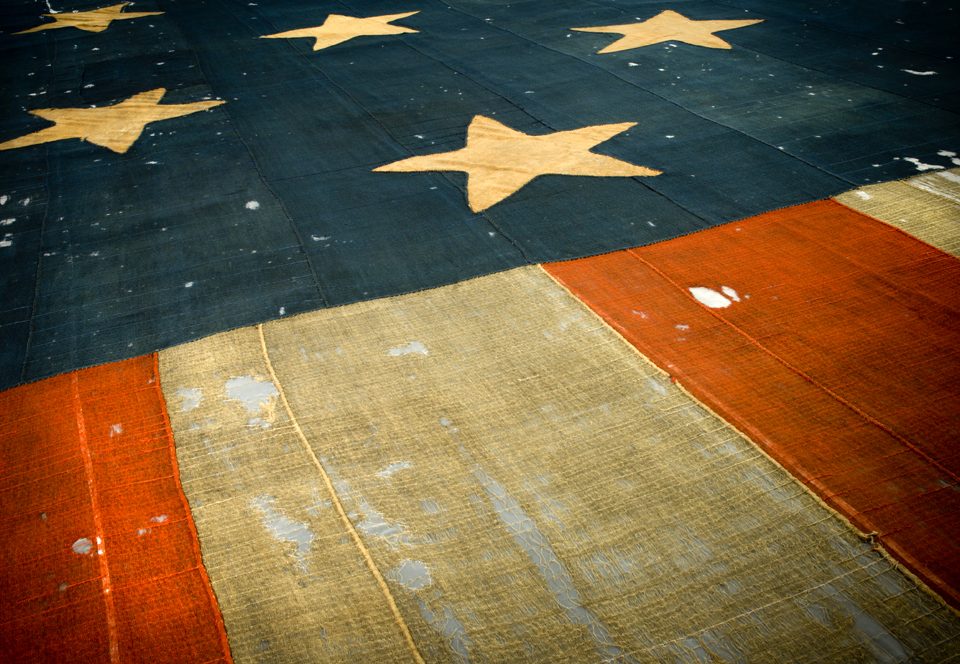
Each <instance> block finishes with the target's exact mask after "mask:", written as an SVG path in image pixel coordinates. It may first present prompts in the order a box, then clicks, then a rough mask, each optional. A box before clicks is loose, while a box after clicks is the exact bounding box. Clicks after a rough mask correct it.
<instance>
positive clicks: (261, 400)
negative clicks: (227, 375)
mask: <svg viewBox="0 0 960 664" xmlns="http://www.w3.org/2000/svg"><path fill="white" fill-rule="evenodd" d="M226 393H227V398H228V399H233V400H234V401H239V402H240V403H242V404H243V407H244V408H246V409H247V412H248V413H250V414H251V415H259V414H260V411H261V410H263V409H264V408H268V409H269V407H270V405H271V404H272V403H273V401H274V399H276V398H277V396H278V395H279V394H280V393H279V392H278V391H277V388H276V386H275V385H274V384H273V383H272V382H271V381H269V380H259V379H257V378H254V377H253V376H234V377H233V378H231V379H229V380H228V381H227V383H226Z"/></svg>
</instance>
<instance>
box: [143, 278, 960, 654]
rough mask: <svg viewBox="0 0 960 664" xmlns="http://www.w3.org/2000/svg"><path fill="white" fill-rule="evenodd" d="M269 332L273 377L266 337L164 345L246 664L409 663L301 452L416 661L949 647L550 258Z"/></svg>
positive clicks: (898, 577) (911, 587)
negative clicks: (546, 265)
mask: <svg viewBox="0 0 960 664" xmlns="http://www.w3.org/2000/svg"><path fill="white" fill-rule="evenodd" d="M624 306H630V305H629V304H628V303H625V305H624ZM263 343H264V344H265V347H266V349H267V352H268V354H269V357H270V358H271V360H272V365H273V367H272V373H273V376H275V377H273V378H272V377H271V370H270V369H269V368H267V367H265V366H264V363H263V354H262V353H261V352H260V348H259V345H260V339H259V335H258V333H257V331H256V330H255V329H247V330H238V331H234V332H230V333H226V334H222V335H218V336H216V337H211V338H209V339H206V340H203V341H200V342H196V343H194V344H189V345H187V346H183V347H180V348H177V349H173V350H170V351H165V352H164V353H163V354H162V366H163V368H164V375H163V381H162V384H163V385H164V388H165V390H166V393H167V398H168V400H169V402H170V404H171V410H172V411H174V412H173V413H172V415H173V420H174V428H175V432H176V434H175V435H176V440H177V445H178V454H179V455H180V456H181V458H183V459H184V462H183V463H182V465H181V472H182V473H183V475H184V490H185V492H186V494H187V496H188V498H189V499H190V501H191V505H192V506H193V507H194V510H195V514H196V519H197V527H198V530H199V532H200V538H201V543H202V546H203V551H204V557H205V562H207V563H208V569H209V570H210V578H211V581H212V583H213V585H214V588H215V589H216V590H217V593H218V597H220V601H221V607H222V608H223V611H224V616H225V620H226V624H227V629H228V634H229V636H230V639H231V645H234V653H235V655H236V657H237V660H238V661H243V660H245V659H248V660H252V659H256V658H257V657H260V656H261V653H260V652H258V651H257V643H259V642H260V641H262V640H267V641H269V642H270V649H269V650H268V651H266V652H269V657H270V658H272V659H274V660H278V661H279V660H286V661H291V660H297V661H320V660H336V661H346V660H350V659H355V660H356V659H358V658H359V660H360V661H374V660H378V661H383V660H384V659H385V658H387V659H389V658H392V659H396V658H402V657H405V656H408V654H409V650H408V649H407V646H406V644H405V642H404V639H403V634H402V632H401V630H400V629H398V628H397V622H396V621H395V620H394V616H393V615H392V613H391V610H390V608H389V607H388V605H387V603H386V602H384V594H383V593H382V592H380V590H379V589H378V587H377V584H376V579H375V578H374V576H372V575H371V573H370V570H369V569H368V566H367V565H365V563H364V560H363V557H362V555H360V554H359V553H358V548H357V547H356V546H354V545H353V543H352V542H351V540H350V534H349V531H350V529H349V528H347V527H345V524H344V523H343V522H342V519H340V518H338V517H337V514H336V510H335V509H334V508H332V506H330V507H326V508H324V507H323V506H320V508H319V509H316V510H308V509H306V508H305V507H304V506H309V505H311V502H310V501H311V495H312V494H311V490H312V488H319V487H320V485H321V484H322V479H321V475H322V473H320V472H319V471H318V467H317V466H316V465H315V464H314V463H313V462H312V461H311V460H310V457H311V456H315V457H316V459H317V461H318V462H319V464H320V467H321V468H322V470H323V473H325V474H326V475H328V476H329V480H330V483H331V484H332V485H333V488H334V490H335V493H336V496H337V497H338V498H339V500H340V501H342V505H343V509H344V512H345V513H346V516H347V519H348V520H349V521H350V523H351V525H352V528H353V529H354V531H355V532H357V533H358V534H359V537H360V539H361V540H362V542H363V544H364V546H365V548H366V549H367V550H368V551H369V554H370V556H371V559H372V561H373V566H374V567H375V568H376V569H379V570H384V574H383V576H384V577H385V578H386V583H387V584H388V586H389V588H390V591H391V594H392V595H393V596H394V597H395V599H396V605H397V607H398V609H399V612H400V614H401V615H402V616H403V618H404V621H405V622H406V624H407V625H408V626H409V629H410V632H411V633H412V637H413V640H414V641H415V643H416V644H417V647H418V648H419V651H420V652H421V653H422V654H423V656H424V659H425V660H427V661H466V660H467V659H468V658H469V659H474V660H480V661H543V662H558V661H576V662H584V661H605V660H606V661H609V660H618V661H663V660H674V659H676V660H679V661H691V662H695V661H710V660H721V661H723V660H727V661H736V660H738V659H745V660H749V661H783V660H797V659H808V658H809V657H810V656H811V652H815V656H816V658H818V659H826V660H834V661H857V660H869V659H880V660H892V659H898V658H902V659H903V658H912V659H915V660H917V661H924V660H937V659H942V658H944V657H945V656H949V653H956V652H957V651H958V646H957V636H958V634H960V622H958V620H957V618H956V617H955V616H954V615H953V614H952V613H951V612H949V611H948V610H946V609H944V608H943V607H942V606H941V605H940V604H938V603H937V602H936V601H935V600H934V599H933V598H931V597H929V596H927V595H926V594H925V593H923V592H921V591H919V589H918V588H917V587H916V585H915V584H914V583H913V582H912V581H910V580H909V579H908V578H906V577H905V576H903V575H902V574H901V573H899V572H898V571H897V570H896V569H895V568H894V567H893V566H892V565H891V564H890V562H889V561H888V560H886V559H885V558H884V557H883V556H881V555H880V554H878V553H877V552H875V551H873V550H871V548H870V546H869V544H868V543H864V542H862V541H860V540H859V539H858V538H857V537H856V536H855V534H854V533H853V532H852V531H851V530H850V529H849V528H848V527H847V526H846V525H845V524H843V523H841V522H840V521H838V520H837V519H836V518H835V517H834V516H833V515H832V514H831V513H829V512H828V511H827V510H825V509H824V508H823V507H822V506H821V505H820V504H819V503H818V502H817V501H816V500H815V499H814V498H812V497H811V496H810V495H809V494H807V493H806V492H805V491H804V490H803V489H802V488H801V487H800V486H799V485H798V484H797V483H796V482H794V481H793V479H792V478H790V477H789V476H788V475H787V474H786V473H785V472H784V471H783V470H782V469H780V468H779V467H778V466H776V465H775V464H773V463H772V462H771V461H770V460H768V459H767V458H766V457H764V456H763V455H762V454H760V453H759V452H758V450H757V449H756V448H755V447H754V446H753V445H752V444H751V443H749V442H748V441H746V440H744V439H743V438H742V437H741V436H740V435H739V434H737V432H735V431H733V430H732V429H731V428H730V427H729V426H727V425H726V424H725V423H724V422H722V421H720V420H719V419H717V418H716V417H715V416H713V415H711V414H710V413H708V412H706V411H705V410H703V409H702V408H701V407H700V406H698V405H697V404H696V403H695V402H694V401H692V400H691V399H690V397H688V396H687V395H685V394H684V393H682V392H681V391H680V390H679V389H677V388H676V387H675V386H674V385H672V384H671V383H670V381H669V380H668V379H667V378H665V377H664V376H663V375H662V373H661V372H660V371H659V370H658V369H656V368H655V367H653V366H652V365H651V364H650V363H649V362H647V361H646V360H645V359H644V358H643V357H641V356H640V355H639V354H637V353H636V352H635V351H634V350H633V349H632V348H630V347H629V346H627V345H626V344H625V343H624V342H623V341H622V340H621V339H620V338H619V337H618V336H617V335H616V334H615V333H614V332H613V331H612V330H610V329H609V328H608V327H606V326H605V325H603V324H602V323H601V322H600V321H598V319H597V318H596V317H595V316H593V314H591V313H590V312H589V311H588V310H587V309H586V308H585V307H583V305H582V304H581V303H579V302H578V301H576V300H575V299H574V298H572V297H571V296H570V295H569V294H567V293H566V292H565V291H564V290H563V289H562V288H560V287H559V286H557V285H556V284H555V283H554V282H553V281H552V280H551V279H550V278H549V277H548V276H547V275H545V274H544V273H543V272H542V271H541V270H540V269H539V268H536V267H531V268H521V269H518V270H513V271H510V272H506V273H502V274H498V275H493V276H489V277H484V278H481V279H476V280H473V281H469V282H464V283H461V284H457V285H454V286H449V287H445V288H439V289H435V290H431V291H425V292H421V293H416V294H412V295H406V296H402V297H396V298H388V299H383V300H377V301H373V302H366V303H361V304H356V305H351V306H348V307H342V308H338V309H332V310H326V311H321V312H317V313H313V314H308V315H304V316H298V317H295V318H291V319H287V320H282V321H277V322H273V323H268V324H266V325H264V326H263ZM731 360H732V361H735V358H731ZM244 377H247V378H249V379H250V380H247V381H243V380H240V381H238V379H241V378H244ZM254 379H260V380H261V381H263V382H264V383H266V384H267V386H263V383H257V382H256V381H255V380H254ZM231 381H232V382H231ZM274 383H276V384H279V383H282V385H283V387H284V394H285V397H286V400H287V405H286V406H285V407H284V408H279V407H278V406H280V405H282V404H280V403H278V401H279V400H281V398H280V395H279V392H274V393H271V391H270V386H272V385H273V384H274ZM238 386H239V388H242V389H239V388H238ZM196 387H201V388H202V389H203V394H202V399H201V401H200V402H199V404H198V405H196V406H195V407H191V406H193V404H194V402H195V401H196V398H197V396H198V395H197V393H196V392H194V391H191V388H196ZM238 389H239V391H238ZM258 390H259V392H258ZM178 392H179V394H180V396H178ZM231 395H232V396H231ZM244 399H247V401H248V402H252V404H251V405H252V408H251V409H250V410H248V408H247V406H245V405H244V403H243V401H244ZM181 404H182V406H183V411H182V412H180V409H179V408H178V406H180V405H181ZM287 408H289V411H290V412H291V413H294V414H295V416H296V420H297V422H298V426H299V427H300V430H301V434H302V437H301V438H298V434H297V433H296V431H295V430H294V427H293V425H292V423H291V421H290V417H289V416H288V415H287V413H286V409H287ZM815 416H816V414H815V413H811V417H815ZM302 442H306V443H307V444H308V445H309V447H310V448H311V449H310V450H309V451H307V450H305V449H304V447H303V444H302ZM318 490H319V489H318ZM265 495H266V496H270V497H273V502H272V503H271V502H269V501H266V502H265V501H263V500H262V499H261V500H260V501H259V502H256V501H257V498H258V497H262V496H265ZM312 500H313V501H314V502H318V499H317V498H315V497H314V498H312ZM220 506H224V507H220ZM281 517H286V518H287V519H288V520H289V521H291V522H293V523H285V522H283V521H282V518H281ZM298 524H306V526H308V527H309V531H308V532H310V533H314V534H315V539H314V540H312V541H311V542H310V546H309V547H308V548H307V549H306V551H304V550H303V548H302V547H298V545H297V543H296V540H297V533H299V534H300V539H301V540H303V539H304V534H303V530H304V529H300V530H298ZM321 541H322V542H323V544H322V545H321ZM238 542H243V545H242V546H240V545H238ZM321 555H322V556H324V557H323V560H322V562H321V560H320V556H321ZM208 559H209V560H208ZM318 570H322V571H323V573H322V574H321V573H320V572H318ZM277 577H280V579H278V578H277ZM281 581H282V583H281ZM280 591H282V592H280ZM225 598H226V599H225ZM268 598H269V600H268ZM306 607H309V610H306ZM320 625H323V626H324V627H325V628H327V629H332V626H334V625H339V626H341V627H344V630H343V631H339V632H337V638H336V639H332V638H330V637H329V635H328V637H327V638H326V639H325V640H319V639H317V638H315V635H316V633H317V632H318V631H319V629H318V626H320ZM349 630H353V633H354V634H355V635H356V639H355V640H354V641H350V640H349V639H348V637H347V632H348V631H349ZM305 639H306V640H309V639H313V640H312V641H310V643H309V645H305V644H304V640H305ZM321 643H322V644H323V648H324V649H323V650H322V651H321V650H319V649H315V648H317V647H318V646H319V645H320V644H321ZM235 644H240V645H239V646H237V645H235Z"/></svg>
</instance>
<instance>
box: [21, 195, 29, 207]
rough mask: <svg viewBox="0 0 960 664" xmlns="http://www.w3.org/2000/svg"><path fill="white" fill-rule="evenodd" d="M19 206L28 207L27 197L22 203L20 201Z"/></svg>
mask: <svg viewBox="0 0 960 664" xmlns="http://www.w3.org/2000/svg"><path fill="white" fill-rule="evenodd" d="M20 205H22V206H23V207H27V206H28V205H30V197H29V196H27V197H26V198H24V199H23V200H22V201H20Z"/></svg>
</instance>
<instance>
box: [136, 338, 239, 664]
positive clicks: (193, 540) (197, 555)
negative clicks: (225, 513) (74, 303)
mask: <svg viewBox="0 0 960 664" xmlns="http://www.w3.org/2000/svg"><path fill="white" fill-rule="evenodd" d="M151 370H152V372H153V388H154V390H156V395H157V399H158V400H159V403H160V412H161V414H162V416H163V434H164V437H165V438H166V439H167V449H168V450H169V453H170V466H171V468H172V470H173V481H174V483H175V484H176V486H177V496H178V497H179V498H180V504H181V505H183V510H184V514H186V519H184V521H186V523H187V527H188V528H189V529H190V544H191V546H192V547H193V555H194V559H195V560H196V561H197V566H196V568H195V569H197V570H198V571H199V572H200V577H201V579H202V581H203V587H204V588H205V589H206V591H207V599H209V600H210V609H211V610H212V611H213V615H214V621H215V622H216V627H217V636H218V637H219V639H220V646H221V648H222V652H223V659H224V660H225V661H226V662H227V663H228V664H232V662H233V657H232V655H231V653H230V641H229V640H228V639H227V631H226V626H225V625H224V624H223V615H222V613H221V612H220V604H219V602H217V597H216V595H215V594H214V592H213V585H212V584H211V583H210V577H209V576H208V575H207V568H206V565H204V564H203V554H202V552H201V551H200V534H199V533H198V532H197V524H195V523H194V522H193V512H192V511H191V510H190V504H189V503H188V502H187V496H186V494H185V493H184V492H183V485H182V484H181V483H180V466H179V464H178V463H177V450H176V446H175V441H174V439H173V426H172V425H171V424H170V414H169V413H168V412H167V401H166V399H165V398H164V396H163V390H162V389H161V388H160V354H159V353H153V362H152V365H151ZM169 576H175V575H169ZM164 578H166V577H164Z"/></svg>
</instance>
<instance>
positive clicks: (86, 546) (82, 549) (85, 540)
mask: <svg viewBox="0 0 960 664" xmlns="http://www.w3.org/2000/svg"><path fill="white" fill-rule="evenodd" d="M70 548H72V549H73V552H74V553H75V554H77V555H78V556H86V555H89V554H90V552H91V551H93V542H92V541H90V538H89V537H81V538H80V539H78V540H77V541H76V542H74V543H73V546H72V547H70Z"/></svg>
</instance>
